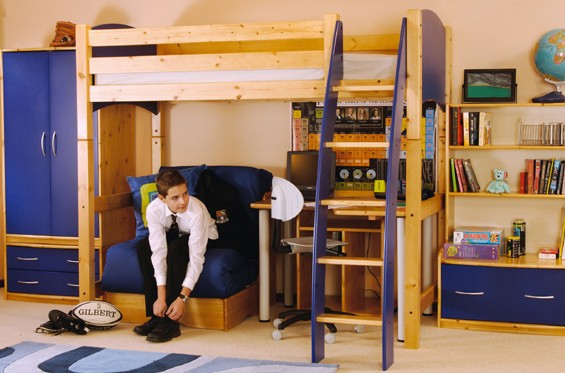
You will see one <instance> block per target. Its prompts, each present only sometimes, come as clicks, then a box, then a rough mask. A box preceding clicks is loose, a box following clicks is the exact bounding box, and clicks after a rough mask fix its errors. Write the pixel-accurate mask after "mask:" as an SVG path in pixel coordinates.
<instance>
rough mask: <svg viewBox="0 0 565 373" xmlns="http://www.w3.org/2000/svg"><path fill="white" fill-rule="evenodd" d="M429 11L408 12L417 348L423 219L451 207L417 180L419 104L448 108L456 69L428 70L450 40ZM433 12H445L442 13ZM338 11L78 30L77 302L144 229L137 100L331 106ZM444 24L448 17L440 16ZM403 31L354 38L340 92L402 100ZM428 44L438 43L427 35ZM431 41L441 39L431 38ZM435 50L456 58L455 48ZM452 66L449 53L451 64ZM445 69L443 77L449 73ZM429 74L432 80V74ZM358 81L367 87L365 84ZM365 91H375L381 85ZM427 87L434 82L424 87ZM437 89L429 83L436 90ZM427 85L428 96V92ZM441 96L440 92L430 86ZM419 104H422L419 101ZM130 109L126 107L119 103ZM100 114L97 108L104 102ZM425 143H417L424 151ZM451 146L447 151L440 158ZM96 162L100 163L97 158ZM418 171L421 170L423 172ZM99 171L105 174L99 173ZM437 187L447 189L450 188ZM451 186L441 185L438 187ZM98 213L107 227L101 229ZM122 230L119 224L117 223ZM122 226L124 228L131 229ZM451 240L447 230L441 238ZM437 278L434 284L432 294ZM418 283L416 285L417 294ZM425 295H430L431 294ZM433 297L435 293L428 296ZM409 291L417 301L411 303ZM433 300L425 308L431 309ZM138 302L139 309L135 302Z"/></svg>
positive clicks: (155, 140)
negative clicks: (426, 54) (424, 191)
mask: <svg viewBox="0 0 565 373" xmlns="http://www.w3.org/2000/svg"><path fill="white" fill-rule="evenodd" d="M427 14H433V13H432V12H429V11H421V10H410V11H408V25H409V26H408V64H407V69H408V83H407V92H408V93H407V95H406V101H407V104H408V105H407V117H408V128H407V139H408V142H407V144H408V145H407V148H408V159H409V162H410V159H412V162H414V160H415V159H417V161H416V162H415V163H414V165H413V166H411V169H413V170H414V173H413V174H409V175H408V183H409V185H410V188H409V192H410V190H412V191H415V190H418V193H411V194H410V195H408V196H407V206H406V216H407V217H408V216H410V219H408V218H407V224H406V225H407V230H406V241H407V257H408V258H410V262H411V263H412V262H413V263H414V265H410V266H408V267H407V269H408V271H407V275H406V279H407V284H410V286H407V293H406V299H407V306H408V307H407V310H406V312H405V314H406V315H410V317H407V322H408V323H409V324H408V329H410V330H414V332H413V333H411V334H410V335H411V336H413V337H414V338H415V340H414V341H413V342H410V341H409V335H407V338H406V341H405V342H406V344H407V345H412V346H413V347H415V348H417V346H418V344H419V316H417V315H420V307H426V306H428V305H429V304H431V302H433V300H434V298H433V296H430V295H429V294H432V295H433V290H429V289H425V290H424V291H423V292H422V293H421V291H420V288H421V286H420V271H421V270H420V268H419V267H420V262H421V260H420V256H421V249H420V242H421V238H420V234H421V224H420V223H421V221H422V219H424V218H426V217H427V216H430V215H433V214H436V213H441V211H442V209H443V196H442V195H441V193H438V194H437V195H436V197H434V198H431V199H429V200H426V201H421V197H420V193H419V189H420V185H421V180H420V177H419V175H420V174H421V172H420V167H421V164H420V162H419V154H420V149H419V146H420V126H419V123H420V121H419V118H420V117H421V103H422V102H423V101H424V100H427V99H436V100H437V101H438V102H439V103H441V104H444V103H445V101H446V94H445V88H446V87H448V84H446V80H447V76H448V75H447V74H446V71H445V69H443V73H440V74H439V75H437V73H436V72H434V74H435V76H432V77H430V76H427V75H426V72H425V71H423V66H426V65H425V64H423V63H422V49H423V47H422V42H423V39H426V38H428V39H430V38H432V37H433V38H437V37H439V38H442V39H441V40H436V41H437V43H438V45H445V43H446V37H445V35H446V29H445V28H443V26H441V32H440V31H438V32H435V31H434V33H433V35H431V34H429V35H427V36H426V35H422V22H423V21H425V20H426V18H428V16H427ZM434 17H435V15H434ZM338 20H339V16H338V15H336V14H328V15H325V16H324V18H323V19H321V20H314V21H297V22H277V23H248V24H229V25H202V26H174V27H160V28H123V29H94V28H92V27H90V26H87V25H77V28H76V56H77V65H76V67H77V114H78V115H77V119H78V123H77V126H78V169H79V180H78V185H79V240H78V243H79V258H80V259H79V299H80V300H81V301H82V300H88V299H93V298H95V297H97V296H104V295H101V294H100V293H99V292H97V290H98V289H97V286H96V283H95V280H94V268H95V267H94V261H95V259H94V258H95V255H94V254H95V250H96V249H99V250H101V253H102V258H103V259H102V263H103V264H104V254H105V251H106V250H107V249H108V247H110V246H111V245H113V244H116V243H119V242H121V241H124V240H127V239H130V238H132V237H133V235H134V233H135V232H134V230H133V229H128V228H127V227H129V226H131V227H133V226H134V223H133V214H132V213H131V209H130V206H131V204H132V198H131V193H130V192H129V188H128V185H127V183H126V181H125V177H126V176H128V175H132V174H134V173H135V169H134V166H132V164H133V163H135V162H133V159H135V143H134V142H133V141H132V140H131V138H132V137H135V136H132V134H134V128H135V123H134V120H133V119H132V117H134V116H135V113H134V112H133V111H132V109H131V105H125V104H128V103H132V102H137V103H139V102H142V103H148V102H159V106H162V105H163V104H166V103H167V102H179V101H248V100H255V101H269V100H271V101H272V100H278V101H289V102H290V101H321V100H323V99H324V94H325V91H326V81H327V76H328V69H329V66H330V58H331V50H332V42H333V36H334V31H335V28H336V24H337V21H338ZM440 24H441V22H440ZM398 40H399V35H391V34H383V35H367V36H347V35H346V36H345V37H344V41H343V43H344V51H345V53H344V70H345V72H344V77H343V80H342V81H341V82H340V84H339V85H340V86H341V87H343V88H344V92H342V93H340V98H344V99H351V100H375V99H385V98H390V97H391V96H392V94H391V89H392V87H393V83H394V71H395V66H396V49H397V48H398ZM428 42H429V40H428ZM432 42H433V40H432ZM146 45H155V46H156V54H154V55H132V56H128V55H124V53H127V52H124V51H126V50H127V49H128V48H132V47H136V46H146ZM97 48H113V49H116V50H118V49H119V50H120V53H117V55H118V56H117V57H108V56H105V57H95V56H96V53H93V52H95V50H96V49H97ZM434 53H440V54H441V55H442V56H443V57H444V56H445V55H446V53H445V48H439V49H438V50H437V51H436V52H434ZM444 62H445V60H444ZM442 74H443V75H442ZM426 79H427V81H426ZM348 86H356V87H358V86H365V89H362V90H359V91H356V90H355V89H347V87H348ZM367 87H373V89H372V90H371V91H369V90H368V89H367ZM422 87H424V89H422ZM428 87H429V88H428ZM426 89H428V93H426ZM430 91H433V92H434V93H433V94H430V93H429V92H430ZM411 103H417V104H414V105H411ZM112 104H124V105H112ZM99 105H102V106H106V105H110V106H108V107H106V108H104V109H102V110H101V111H100V114H99V116H98V121H97V123H96V121H93V116H92V112H93V110H94V109H95V108H97V106H99ZM151 127H152V128H151V144H152V146H151V149H147V151H151V153H152V157H151V159H152V163H153V165H152V169H153V170H156V169H158V168H159V166H162V165H161V160H162V158H163V157H162V154H163V146H164V142H163V133H162V130H161V121H160V116H159V115H156V116H154V120H153V122H152V126H151ZM416 148H417V149H416ZM440 153H441V152H439V153H438V155H439V154H440ZM96 159H98V161H97V162H96V161H95V160H96ZM414 175H415V176H414ZM97 178H98V179H97ZM439 185H443V183H440V184H439ZM440 192H441V191H440ZM96 216H99V218H100V219H99V223H98V225H99V228H98V229H99V233H98V236H96V233H95V231H96V229H95V226H96V224H97V223H96ZM116 227H120V229H116ZM122 227H124V228H122ZM439 236H440V237H441V236H442V235H441V234H440V235H439ZM434 286H435V284H432V285H431V286H430V289H433V288H434ZM414 289H416V290H414ZM422 294H424V296H422ZM426 294H427V295H426ZM409 297H411V299H410V300H408V298H409ZM111 301H114V302H116V301H119V302H120V303H121V304H124V305H127V307H128V308H135V307H138V308H141V307H143V302H139V298H133V297H130V296H129V294H118V295H115V296H114V297H112V298H111ZM422 302H424V303H423V304H421V303H422ZM137 303H139V304H137Z"/></svg>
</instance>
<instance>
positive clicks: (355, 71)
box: [96, 53, 396, 85]
mask: <svg viewBox="0 0 565 373" xmlns="http://www.w3.org/2000/svg"><path fill="white" fill-rule="evenodd" d="M343 66H344V79H347V80H377V79H394V73H395V69H396V56H394V55H385V54H364V53H363V54H359V53H345V54H344V56H343ZM323 78H324V71H323V69H273V70H270V69H266V70H237V71H225V70H223V71H187V72H156V73H120V74H97V75H96V85H128V84H159V83H162V84H165V83H213V82H253V81H255V82H261V81H285V80H322V79H323Z"/></svg>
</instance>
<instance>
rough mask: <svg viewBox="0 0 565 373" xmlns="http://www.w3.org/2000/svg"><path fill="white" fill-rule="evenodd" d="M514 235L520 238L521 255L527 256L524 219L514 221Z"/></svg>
mask: <svg viewBox="0 0 565 373" xmlns="http://www.w3.org/2000/svg"><path fill="white" fill-rule="evenodd" d="M512 235H514V236H518V237H520V255H526V221H525V220H524V219H514V221H513V222H512Z"/></svg>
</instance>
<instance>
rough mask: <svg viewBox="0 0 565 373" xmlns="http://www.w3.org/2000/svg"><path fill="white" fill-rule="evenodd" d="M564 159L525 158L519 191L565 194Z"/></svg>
mask: <svg viewBox="0 0 565 373" xmlns="http://www.w3.org/2000/svg"><path fill="white" fill-rule="evenodd" d="M564 163H565V160H561V159H555V158H551V159H526V171H525V172H523V173H522V175H521V177H520V192H522V193H525V194H565V185H564V184H565V183H564V182H563V178H564V177H565V166H564Z"/></svg>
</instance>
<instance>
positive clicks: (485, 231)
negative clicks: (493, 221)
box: [453, 227, 505, 245]
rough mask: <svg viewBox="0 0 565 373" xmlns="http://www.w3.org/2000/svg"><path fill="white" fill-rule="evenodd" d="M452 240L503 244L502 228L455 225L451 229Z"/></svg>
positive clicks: (456, 241)
mask: <svg viewBox="0 0 565 373" xmlns="http://www.w3.org/2000/svg"><path fill="white" fill-rule="evenodd" d="M453 242H454V243H474V244H496V245H504V244H505V242H504V229H503V228H499V227H457V228H455V230H454V231H453Z"/></svg>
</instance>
